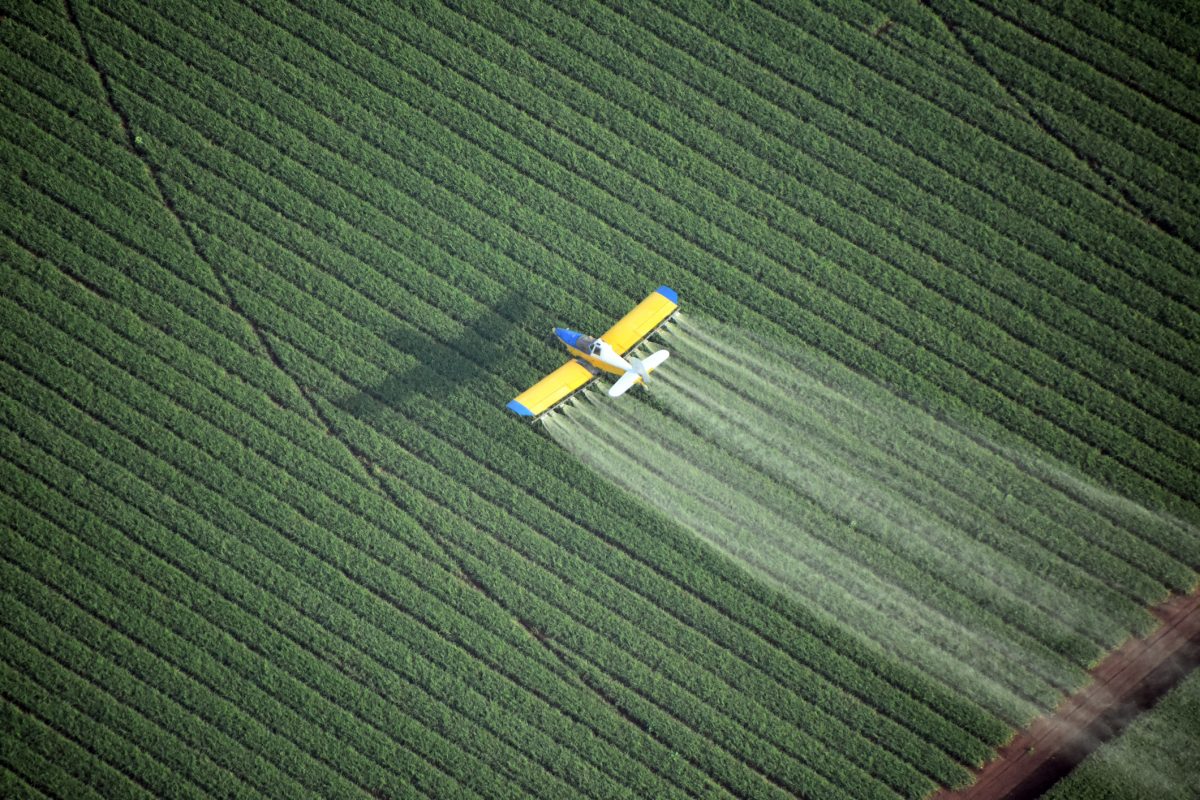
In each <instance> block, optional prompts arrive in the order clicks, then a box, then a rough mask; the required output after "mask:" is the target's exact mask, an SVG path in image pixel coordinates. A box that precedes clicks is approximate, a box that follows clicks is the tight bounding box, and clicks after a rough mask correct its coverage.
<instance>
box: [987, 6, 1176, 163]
mask: <svg viewBox="0 0 1200 800" xmlns="http://www.w3.org/2000/svg"><path fill="white" fill-rule="evenodd" d="M1013 8H1019V9H1020V10H1019V12H1018V13H1019V15H1020V18H1021V21H1022V24H1023V25H1024V26H1025V28H1026V31H1027V33H1029V35H1030V36H1032V37H1034V38H1038V39H1042V40H1045V41H1047V42H1050V43H1052V44H1053V45H1054V46H1055V47H1056V48H1058V49H1059V50H1062V51H1064V52H1065V53H1067V54H1069V55H1070V56H1071V57H1072V58H1074V59H1078V60H1079V61H1081V62H1083V63H1085V64H1087V65H1088V67H1090V68H1091V69H1094V70H1096V71H1097V72H1098V73H1100V74H1101V75H1103V76H1104V78H1105V79H1106V80H1107V81H1111V82H1113V83H1116V84H1119V85H1120V86H1121V87H1123V89H1124V90H1128V91H1130V92H1132V93H1135V94H1137V95H1140V96H1142V97H1143V98H1144V99H1145V101H1147V102H1150V103H1153V104H1155V105H1156V106H1158V107H1159V108H1160V109H1166V110H1169V111H1170V112H1171V113H1172V114H1174V115H1177V119H1176V121H1177V122H1178V121H1183V120H1186V121H1188V122H1191V123H1193V124H1194V123H1196V122H1198V121H1200V118H1198V117H1197V114H1196V111H1195V109H1196V107H1197V103H1198V102H1200V95H1198V94H1197V92H1196V88H1195V87H1194V86H1189V85H1187V83H1186V81H1180V80H1178V79H1176V78H1175V77H1174V76H1172V75H1171V72H1172V70H1173V69H1176V68H1177V67H1179V66H1182V64H1181V60H1180V59H1178V58H1177V57H1173V55H1172V54H1171V53H1170V51H1169V50H1167V49H1166V48H1162V47H1161V43H1159V42H1156V41H1155V40H1154V39H1152V38H1151V37H1148V36H1141V35H1138V34H1137V33H1136V32H1134V31H1129V30H1125V31H1122V30H1121V25H1120V24H1119V23H1115V20H1113V19H1112V18H1110V17H1106V15H1105V14H1104V12H1103V11H1102V10H1100V9H1099V8H1096V7H1094V6H1089V5H1087V4H1085V3H1080V2H1069V3H1063V4H1060V5H1059V7H1058V8H1055V9H1046V8H1042V7H1039V6H1036V5H1035V4H1032V3H1028V2H1023V3H1021V4H1020V5H1019V6H1014V7H1013ZM993 11H995V9H993ZM1156 44H1157V45H1159V46H1158V47H1155V45H1156ZM1131 51H1132V52H1131ZM1160 113H1161V112H1160ZM1169 118H1170V117H1168V119H1169ZM1170 127H1173V126H1168V130H1166V131H1164V133H1168V132H1169V131H1170ZM1179 144H1182V145H1185V146H1186V145H1189V144H1192V143H1191V142H1179Z"/></svg>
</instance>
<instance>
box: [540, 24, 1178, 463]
mask: <svg viewBox="0 0 1200 800" xmlns="http://www.w3.org/2000/svg"><path fill="white" fill-rule="evenodd" d="M520 38H521V41H522V42H528V41H529V38H530V37H529V36H528V35H522V36H521V37H520ZM642 83H644V84H649V83H652V82H650V80H644V82H642ZM654 83H658V84H661V80H655V82H654ZM709 83H710V82H709ZM696 106H697V103H695V102H689V103H688V107H689V108H695V107H696ZM642 174H644V173H642ZM691 194H692V196H695V192H691ZM943 216H944V215H943ZM750 227H751V225H748V224H738V228H739V229H746V228H750ZM859 227H862V225H859ZM810 239H811V237H810ZM758 243H760V248H762V242H758ZM869 245H870V249H874V251H882V252H884V253H886V252H887V247H886V246H883V247H881V243H880V242H877V241H876V242H869ZM779 252H781V253H782V252H785V251H779ZM781 258H786V255H784V257H781ZM862 260H863V259H860V258H854V257H853V255H851V258H850V259H848V260H847V259H846V258H842V259H840V261H841V263H842V264H847V263H851V264H853V263H856V261H862ZM895 260H902V259H900V258H899V257H898V258H896V259H895ZM910 260H911V259H910ZM955 260H959V259H955ZM869 277H871V278H872V284H878V285H889V284H890V282H889V281H888V277H887V275H886V273H884V275H869ZM910 284H911V282H910ZM889 288H892V289H894V290H895V294H898V295H899V296H900V297H901V299H904V300H906V301H907V302H908V305H910V308H912V309H916V311H924V312H926V314H928V315H930V317H932V318H938V317H941V318H942V319H943V320H944V321H946V324H947V325H948V326H950V327H953V329H955V330H970V329H971V327H972V326H971V325H970V324H964V321H962V320H961V319H960V317H961V313H960V312H955V308H956V306H952V305H949V303H943V307H941V308H938V307H934V308H932V311H931V309H930V306H929V303H928V302H922V299H920V296H919V295H912V293H911V290H910V291H907V293H906V291H905V285H904V284H902V283H901V284H899V285H889ZM906 295H907V296H906ZM994 313H995V314H996V315H997V317H1006V315H1007V317H1013V315H1014V314H1012V313H1009V312H1007V311H1006V309H1004V308H997V309H995V312H994ZM1016 318H1018V320H1019V323H1020V324H1021V325H1022V326H1024V327H1025V329H1026V330H1028V329H1030V327H1031V326H1036V325H1037V324H1032V325H1031V324H1030V323H1028V319H1027V318H1025V317H1024V315H1021V314H1016ZM980 336H984V337H985V338H988V337H989V336H990V335H989V332H988V331H986V330H983V331H980ZM991 338H995V337H994V336H992V337H991ZM1104 342H1105V343H1106V344H1108V342H1110V337H1109V336H1105V337H1104ZM1049 349H1050V351H1052V353H1056V355H1058V356H1060V357H1062V356H1064V355H1066V353H1063V351H1062V342H1061V341H1060V342H1052V341H1051V342H1049ZM1034 354H1036V355H1040V354H1037V353H1036V351H1034ZM1090 357H1091V360H1092V363H1093V365H1099V363H1102V361H1103V360H1099V357H1098V356H1097V355H1096V354H1094V353H1093V354H1092V355H1091V356H1090ZM1004 361H1007V362H1009V363H1022V362H1027V361H1028V359H1027V357H1020V354H1019V353H1012V351H1010V353H1007V354H1006V355H1004ZM1034 362H1036V363H1037V360H1036V359H1034ZM1040 365H1042V366H1039V367H1038V371H1039V372H1040V373H1042V374H1046V375H1049V374H1051V373H1052V372H1054V371H1055V369H1057V368H1058V363H1057V361H1054V367H1051V366H1050V361H1049V360H1045V359H1044V360H1043V361H1042V362H1040ZM1108 368H1109V367H1100V369H1102V371H1103V369H1108ZM1092 369H1096V367H1094V366H1093V367H1092ZM1048 371H1049V372H1048ZM1034 374H1038V372H1034ZM1092 374H1098V373H1097V372H1092ZM1099 374H1103V372H1100V373H1099ZM1049 379H1050V380H1051V381H1054V380H1061V379H1056V378H1049ZM1064 391H1066V393H1068V395H1070V393H1072V392H1073V391H1074V389H1070V387H1068V389H1066V390H1064ZM1102 393H1103V392H1102ZM1106 416H1109V417H1110V419H1112V420H1126V416H1124V415H1123V414H1122V413H1118V411H1114V413H1111V414H1106ZM1164 419H1166V420H1168V423H1169V425H1174V420H1175V419H1176V417H1175V415H1165V416H1164ZM1157 425H1158V423H1156V426H1157ZM1181 446H1184V447H1187V445H1183V444H1182V443H1181Z"/></svg>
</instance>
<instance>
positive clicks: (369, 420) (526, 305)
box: [335, 290, 557, 428]
mask: <svg viewBox="0 0 1200 800" xmlns="http://www.w3.org/2000/svg"><path fill="white" fill-rule="evenodd" d="M545 320H546V313H545V311H544V310H543V309H540V308H538V307H537V306H536V304H535V303H534V302H533V301H532V300H531V299H530V297H529V296H528V295H527V294H526V293H525V292H524V291H518V290H512V291H509V292H508V293H507V294H505V295H504V296H503V297H502V298H501V300H500V302H499V303H497V304H496V305H495V306H493V307H491V308H489V309H487V310H486V311H485V312H484V313H482V314H481V315H480V316H478V317H476V318H475V319H474V320H471V321H469V322H468V323H466V325H465V327H464V329H463V331H462V333H461V334H459V335H458V336H456V337H454V338H452V339H449V340H447V341H443V342H431V341H430V340H429V337H428V336H426V335H425V334H423V333H421V332H419V331H417V330H414V329H412V328H408V327H405V328H397V329H396V330H395V331H394V332H393V333H391V334H390V335H388V336H387V337H386V339H387V343H388V345H390V346H391V347H392V348H394V350H395V352H397V353H403V354H405V355H408V356H411V357H413V358H414V359H416V361H415V363H413V365H412V366H410V367H409V368H407V369H405V370H404V371H402V372H397V373H394V374H392V375H390V376H388V378H387V379H385V380H384V381H382V382H381V383H379V384H377V385H374V386H370V387H367V388H364V389H362V390H361V391H359V392H356V393H354V394H352V395H349V396H348V397H346V398H344V399H343V400H341V401H335V404H336V405H337V406H338V407H339V408H341V409H342V410H343V411H346V412H348V413H350V414H352V415H354V416H355V417H357V418H358V419H359V420H360V421H362V422H364V423H366V424H367V425H370V426H371V427H373V428H379V427H380V425H379V424H378V423H380V422H382V421H383V420H382V417H386V416H388V415H390V414H392V413H394V414H397V415H399V416H400V417H403V418H405V419H408V420H412V421H414V422H417V423H418V424H420V420H421V419H422V417H423V416H424V415H425V414H427V413H429V405H430V404H429V403H422V402H420V400H421V396H425V397H428V398H431V399H433V400H434V401H435V404H438V405H441V404H446V403H452V401H453V400H454V398H456V397H458V396H459V395H461V394H463V393H470V392H480V391H481V386H480V384H481V383H482V382H485V380H484V379H486V378H488V377H489V376H496V375H498V376H509V377H512V378H513V380H517V381H519V380H520V379H521V375H522V374H523V373H524V372H525V371H526V370H523V369H521V365H528V364H530V363H533V364H538V363H540V361H541V360H543V359H544V358H545V353H542V352H540V351H545V352H551V351H550V349H549V348H545V347H543V346H542V345H541V344H540V342H539V341H538V340H532V341H530V340H525V341H524V342H521V341H520V339H519V337H518V336H517V334H519V333H520V332H522V331H524V332H533V333H535V334H536V332H537V330H539V329H540V328H542V327H545ZM556 355H557V354H556ZM555 366H557V364H555ZM552 368H553V367H551V369H552ZM486 382H488V383H490V384H491V385H493V386H494V384H495V381H486ZM483 391H484V392H485V393H486V394H487V397H486V399H487V400H494V402H495V404H496V408H497V409H498V410H503V406H504V403H505V402H507V401H508V399H509V397H508V396H501V395H497V396H495V397H492V396H491V395H492V394H493V392H491V391H490V389H484V390H483Z"/></svg>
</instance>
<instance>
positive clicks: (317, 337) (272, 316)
mask: <svg viewBox="0 0 1200 800" xmlns="http://www.w3.org/2000/svg"><path fill="white" fill-rule="evenodd" d="M271 318H272V319H281V320H286V317H282V318H281V317H280V314H278V312H275V313H272V314H271ZM294 327H295V326H294V325H287V326H286V327H283V329H281V333H287V332H288V331H292V330H293V329H294ZM292 335H293V336H294V333H292ZM320 338H322V337H320V336H314V337H311V339H310V341H320ZM284 350H286V348H281V351H284ZM289 361H290V359H289ZM329 414H330V415H332V411H330V413H329ZM426 455H427V453H426ZM415 468H416V467H414V469H415ZM408 473H410V470H406V474H408ZM409 480H412V476H409ZM430 480H431V483H436V482H437V479H434V477H431V479H430ZM462 506H463V503H462V501H461V500H460V501H458V503H456V504H455V507H456V509H457V507H462ZM476 524H479V523H478V522H476ZM558 567H559V569H562V565H560V564H559V565H558ZM620 604H622V603H616V606H617V607H620ZM647 646H649V645H647ZM638 649H640V650H642V649H644V646H642V648H638Z"/></svg>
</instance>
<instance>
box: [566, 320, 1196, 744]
mask: <svg viewBox="0 0 1200 800" xmlns="http://www.w3.org/2000/svg"><path fill="white" fill-rule="evenodd" d="M660 338H661V339H662V340H663V341H664V342H665V343H667V344H668V345H669V348H670V350H671V351H672V356H671V359H670V361H668V362H667V363H666V364H665V365H664V366H663V367H662V368H660V369H659V370H658V371H656V372H655V373H654V375H653V376H652V378H651V381H650V383H651V386H650V388H649V391H650V397H649V398H647V397H645V396H641V395H640V390H638V391H635V392H631V393H630V395H628V396H627V397H626V398H624V399H622V400H621V401H613V400H610V399H609V398H607V397H603V396H601V395H599V394H597V393H596V392H589V393H585V394H584V395H581V396H580V399H577V400H574V401H572V402H571V403H570V404H568V405H567V406H565V407H564V408H563V409H562V410H561V411H559V412H556V413H555V414H552V415H550V416H549V417H547V418H546V419H545V426H546V430H547V432H548V433H549V434H550V435H551V436H552V437H553V438H554V439H555V440H556V441H558V442H559V443H560V444H561V445H562V446H563V447H565V448H567V449H568V450H570V451H572V452H573V453H575V454H576V455H577V456H578V457H579V458H580V460H582V461H583V462H584V463H586V464H588V465H590V466H591V467H592V468H594V469H595V470H596V471H597V472H599V473H601V474H603V475H604V476H606V477H607V478H608V479H609V480H611V481H612V482H613V483H615V484H617V485H619V486H621V487H622V488H624V489H626V490H628V491H630V492H632V493H634V494H636V495H639V496H641V497H642V498H643V499H644V500H645V501H647V502H648V503H649V504H650V505H652V506H653V507H655V508H656V509H658V510H659V511H660V512H661V513H663V514H665V515H667V516H669V517H671V518H673V519H675V520H676V521H678V522H679V523H680V524H682V525H683V526H685V527H687V528H688V529H690V530H692V531H693V532H694V533H695V534H696V535H697V536H699V537H701V538H702V539H704V540H705V541H706V542H708V543H709V544H710V545H711V546H712V547H714V548H716V549H717V550H719V551H720V552H722V553H724V554H725V555H727V556H728V557H729V558H731V559H733V560H734V561H735V562H737V563H738V564H740V565H741V566H742V567H744V568H745V569H747V570H748V571H750V572H751V573H752V574H754V575H756V576H758V577H759V578H760V579H761V580H763V581H765V582H767V583H768V584H770V585H771V586H773V587H775V588H776V589H778V590H779V591H782V592H784V593H785V594H787V595H789V596H791V597H793V598H794V599H796V600H797V601H799V602H802V603H805V604H809V605H815V606H817V607H819V608H821V609H823V610H824V611H825V612H827V613H829V614H832V615H834V616H836V617H837V618H839V619H842V620H844V621H845V623H846V625H847V626H848V627H849V628H850V629H852V630H854V631H856V632H858V633H860V634H861V635H863V636H865V637H867V638H868V639H870V640H871V641H873V642H874V643H875V645H876V646H877V647H879V648H880V649H882V650H883V651H885V652H888V653H892V654H894V655H896V656H898V657H900V658H902V659H904V660H906V661H908V662H909V663H911V664H913V665H915V666H918V667H919V668H921V669H923V670H926V671H928V672H929V673H930V674H932V675H935V676H937V677H939V678H941V679H942V680H943V681H944V682H945V683H946V684H947V685H949V686H952V687H956V688H957V689H958V690H959V691H961V692H962V693H963V694H964V695H966V696H967V697H969V698H971V699H972V700H973V701H975V702H977V703H979V704H981V705H983V706H984V707H986V708H990V709H992V710H993V711H995V712H996V713H998V714H1000V715H1001V716H1003V717H1005V718H1007V719H1009V720H1011V721H1013V722H1014V723H1020V722H1022V721H1024V720H1025V719H1027V718H1029V717H1030V716H1032V715H1034V714H1035V713H1036V712H1037V711H1038V710H1039V709H1044V708H1047V707H1050V706H1052V705H1053V704H1054V703H1055V702H1056V700H1057V699H1058V698H1059V697H1060V696H1061V694H1062V693H1063V692H1064V691H1067V690H1070V689H1072V688H1074V687H1075V686H1077V685H1079V684H1080V683H1081V682H1082V681H1083V678H1084V674H1083V670H1084V668H1085V667H1086V666H1087V664H1088V661H1089V659H1093V658H1096V657H1098V656H1099V655H1101V654H1102V652H1103V651H1104V649H1105V648H1107V647H1111V646H1113V645H1115V644H1116V643H1117V642H1119V641H1120V640H1121V639H1123V638H1124V637H1125V636H1126V635H1127V634H1128V633H1129V631H1130V629H1131V628H1132V627H1134V626H1137V625H1138V624H1141V623H1143V622H1144V621H1145V619H1146V615H1145V614H1144V612H1143V611H1141V605H1144V603H1142V604H1140V603H1138V602H1136V601H1135V600H1134V599H1132V598H1130V597H1127V596H1124V595H1122V594H1121V593H1120V591H1118V590H1117V589H1114V588H1110V587H1107V586H1105V585H1104V583H1103V582H1101V581H1099V580H1097V579H1096V578H1094V577H1093V576H1091V575H1089V574H1088V572H1087V570H1085V569H1083V568H1081V567H1080V566H1079V565H1076V564H1074V563H1071V561H1070V560H1069V556H1070V555H1071V553H1070V552H1069V551H1064V552H1065V555H1062V554H1059V553H1056V552H1055V551H1054V549H1053V547H1052V545H1053V543H1052V542H1048V541H1041V540H1039V539H1038V536H1039V533H1038V531H1039V530H1040V528H1039V526H1040V525H1041V524H1042V520H1041V518H1037V519H1035V520H1034V522H1033V523H1028V524H1026V523H1024V522H1022V521H1020V520H1018V521H1014V520H1013V519H1012V514H1011V511H1010V509H1007V508H1006V510H1005V514H998V515H997V514H993V513H992V511H993V509H994V508H996V507H997V506H998V505H999V504H1001V503H1004V502H1006V500H1005V498H1006V497H1008V498H1009V500H1010V501H1011V500H1012V498H1013V496H1014V495H1015V496H1016V498H1017V499H1018V500H1036V501H1038V502H1040V503H1042V505H1044V506H1046V507H1047V508H1051V509H1055V508H1058V507H1059V505H1061V504H1062V503H1065V502H1069V503H1070V504H1071V509H1072V512H1071V513H1072V516H1071V517H1070V519H1069V520H1067V522H1062V521H1061V520H1060V521H1058V522H1053V521H1047V522H1046V526H1047V529H1054V530H1061V532H1062V535H1064V536H1069V535H1075V533H1074V532H1075V531H1077V530H1088V529H1091V528H1093V527H1095V526H1097V525H1101V524H1104V525H1107V526H1108V527H1109V528H1118V529H1120V530H1121V532H1122V535H1124V536H1128V537H1133V538H1138V537H1141V536H1147V537H1152V536H1154V535H1161V536H1168V535H1170V536H1178V535H1179V533H1180V524H1179V523H1178V522H1176V521H1174V520H1168V519H1160V518H1158V517H1157V516H1156V515H1154V514H1151V513H1150V512H1147V511H1146V510H1145V509H1142V508H1141V507H1140V506H1136V504H1132V503H1130V502H1129V501H1128V500H1125V499H1124V498H1114V497H1113V496H1110V495H1109V494H1105V493H1100V492H1098V490H1094V489H1089V488H1088V487H1087V486H1086V484H1085V485H1082V486H1080V485H1076V484H1074V483H1073V484H1071V487H1070V488H1071V492H1070V493H1069V496H1068V495H1067V494H1065V493H1064V492H1065V488H1064V486H1062V485H1060V484H1062V483H1063V479H1062V476H1063V475H1065V474H1066V473H1065V472H1053V475H1054V476H1055V477H1057V478H1058V479H1059V480H1057V481H1055V480H1049V479H1048V478H1047V475H1046V474H1042V473H1047V469H1048V468H1046V467H1045V464H1046V463H1047V462H1046V461H1044V460H1042V461H1037V462H1032V461H1031V460H1030V459H1023V460H1022V459H1017V458H1015V457H1014V456H1013V455H1012V454H1011V453H1007V452H1002V451H1001V450H1000V449H999V448H989V447H986V446H984V445H982V444H980V442H979V441H977V440H976V439H973V438H972V437H971V436H968V435H967V434H966V433H964V432H962V431H960V430H958V429H956V428H955V427H954V426H952V425H950V424H948V423H946V422H943V421H941V420H939V419H937V418H936V417H934V416H932V415H930V414H927V413H925V412H923V411H921V410H920V409H917V408H915V407H913V406H912V405H910V404H908V403H905V402H904V401H902V400H900V399H899V398H897V397H896V396H895V395H893V394H891V393H889V392H888V391H886V390H885V389H883V388H881V387H879V386H878V385H876V384H874V383H872V382H870V381H868V380H866V379H864V378H862V377H861V376H858V375H856V374H854V373H853V372H851V371H849V370H848V369H846V368H845V367H843V366H841V365H839V364H837V363H836V362H833V361H832V360H829V359H825V358H823V357H820V356H818V355H816V354H813V353H811V352H806V351H803V350H797V351H795V352H791V351H787V350H785V349H782V348H780V347H779V346H777V345H767V344H764V343H763V342H761V341H758V340H756V339H754V338H753V337H751V336H749V335H746V334H745V333H742V332H740V331H738V330H737V329H734V328H730V327H728V326H723V325H719V324H717V323H712V322H707V321H706V322H704V323H698V322H695V321H693V320H691V319H682V318H681V319H680V320H679V322H677V323H675V325H674V326H673V327H672V328H671V329H670V330H669V331H668V332H665V333H662V334H660ZM1030 463H1036V464H1038V465H1041V472H1040V473H1039V472H1037V471H1035V470H1033V469H1031V468H1030V466H1029V464H1030ZM1118 510H1119V511H1120V514H1118V513H1116V512H1117V511H1118ZM1047 513H1051V512H1047ZM1006 514H1007V516H1006ZM1114 519H1115V520H1116V521H1114ZM1125 519H1128V520H1130V521H1131V523H1132V522H1136V523H1137V527H1136V528H1134V529H1132V530H1129V529H1127V527H1128V526H1123V525H1122V523H1121V520H1125ZM1035 523H1036V524H1035ZM1068 523H1069V524H1068ZM1055 525H1057V526H1058V528H1054V526H1055ZM1185 533H1190V535H1192V536H1193V537H1196V533H1195V532H1194V531H1190V532H1185ZM1151 540H1152V539H1151ZM1197 545H1198V546H1200V540H1198V541H1197ZM1154 559H1158V561H1155V564H1158V562H1159V561H1161V562H1162V564H1163V565H1165V566H1163V569H1167V568H1168V567H1169V568H1170V569H1173V570H1176V572H1178V570H1185V571H1186V570H1187V568H1186V567H1183V566H1182V565H1181V564H1178V563H1177V562H1173V561H1171V560H1170V559H1169V558H1168V557H1166V556H1165V555H1164V554H1162V553H1161V552H1159V551H1157V550H1155V551H1154ZM1152 560H1153V559H1152ZM1136 577H1137V579H1138V581H1141V582H1142V583H1146V582H1149V584H1148V585H1157V583H1156V582H1155V581H1156V578H1157V577H1158V576H1152V575H1142V574H1140V573H1139V574H1138V575H1137V576H1136ZM1139 585H1141V584H1139ZM1164 591H1165V590H1164ZM1064 652H1065V653H1066V655H1064Z"/></svg>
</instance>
